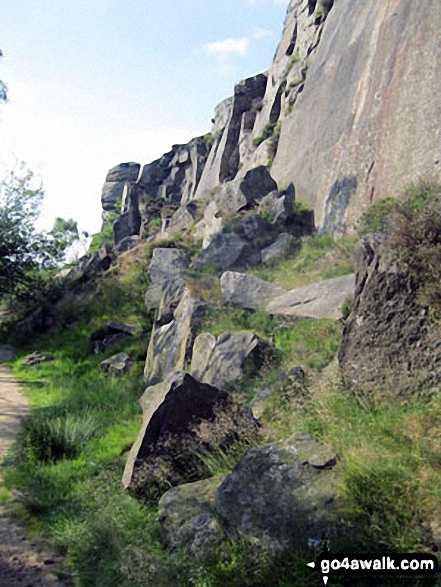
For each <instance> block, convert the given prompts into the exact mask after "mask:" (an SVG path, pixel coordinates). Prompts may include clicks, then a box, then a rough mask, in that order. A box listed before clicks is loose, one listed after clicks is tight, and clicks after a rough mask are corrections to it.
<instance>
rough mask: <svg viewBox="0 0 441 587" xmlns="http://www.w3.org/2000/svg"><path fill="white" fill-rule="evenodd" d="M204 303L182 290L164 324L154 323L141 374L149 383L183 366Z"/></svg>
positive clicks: (186, 359) (160, 379)
mask: <svg viewBox="0 0 441 587" xmlns="http://www.w3.org/2000/svg"><path fill="white" fill-rule="evenodd" d="M204 308H205V304H203V303H202V302H199V301H198V300H196V299H195V298H194V297H193V296H192V294H191V292H190V291H189V290H185V293H184V294H183V296H182V298H181V300H180V302H179V305H178V306H177V308H176V310H175V311H174V312H173V319H172V321H171V322H169V323H168V324H164V325H163V326H159V325H158V324H155V325H154V327H153V330H152V334H151V337H150V342H149V346H148V350H147V359H146V364H145V370H144V374H145V376H146V378H147V380H148V382H149V384H150V385H153V384H155V383H159V382H160V381H162V380H163V379H164V378H165V377H166V376H167V375H168V374H170V373H172V372H174V371H181V370H183V369H185V365H186V362H187V361H188V360H189V359H190V355H191V347H192V345H193V341H194V339H195V336H196V334H197V330H198V326H199V323H200V319H201V317H202V315H203V312H204Z"/></svg>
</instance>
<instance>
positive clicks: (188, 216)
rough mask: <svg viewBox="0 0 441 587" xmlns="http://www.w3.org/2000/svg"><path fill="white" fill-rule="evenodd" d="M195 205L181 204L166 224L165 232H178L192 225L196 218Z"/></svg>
mask: <svg viewBox="0 0 441 587" xmlns="http://www.w3.org/2000/svg"><path fill="white" fill-rule="evenodd" d="M196 210H197V209H196V208H195V206H191V205H187V206H181V207H180V208H178V209H177V210H176V212H175V213H174V214H173V216H172V217H171V218H170V221H169V223H168V225H167V228H166V230H167V232H179V231H181V230H186V229H188V228H190V227H191V226H193V224H194V223H195V218H196Z"/></svg>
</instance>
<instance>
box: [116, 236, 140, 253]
mask: <svg viewBox="0 0 441 587" xmlns="http://www.w3.org/2000/svg"><path fill="white" fill-rule="evenodd" d="M140 240H141V238H140V237H139V236H136V235H132V236H126V237H125V238H123V239H121V240H119V241H118V244H116V245H115V249H116V250H117V251H118V253H125V252H126V251H130V250H131V249H134V248H135V247H136V246H138V245H139V243H140Z"/></svg>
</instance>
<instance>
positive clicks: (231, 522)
mask: <svg viewBox="0 0 441 587" xmlns="http://www.w3.org/2000/svg"><path fill="white" fill-rule="evenodd" d="M338 484H339V473H338V466H337V455H336V454H335V452H334V451H333V450H332V449H330V448H327V447H325V446H323V445H321V444H320V443H319V442H317V440H315V439H314V438H313V437H311V436H310V435H309V434H304V433H298V434H296V435H294V436H293V437H292V438H290V439H289V440H287V441H284V442H283V443H278V444H270V445H266V446H261V447H259V448H253V449H250V450H248V451H247V452H246V453H245V456H244V457H243V458H242V460H241V461H240V462H239V463H238V464H237V465H236V466H235V467H234V469H233V471H232V472H231V473H230V475H228V476H227V477H226V479H225V481H224V482H223V483H222V484H221V485H220V487H219V489H218V490H217V491H216V498H215V506H216V512H217V513H218V515H219V516H220V518H221V521H222V523H223V525H224V527H225V528H226V530H227V532H229V533H232V534H236V533H238V534H239V535H242V536H247V537H248V538H249V537H254V538H257V539H260V540H265V539H268V538H270V539H271V542H272V543H273V545H274V544H277V543H278V544H279V545H280V546H282V547H284V546H287V545H289V544H291V545H294V544H295V545H296V547H298V548H305V549H306V548H308V547H311V546H317V545H319V544H320V542H321V540H322V537H323V534H325V535H328V536H335V535H338V533H339V531H341V527H342V519H343V514H342V509H341V508H340V504H339V499H338V497H337V491H338Z"/></svg>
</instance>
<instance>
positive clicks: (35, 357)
mask: <svg viewBox="0 0 441 587" xmlns="http://www.w3.org/2000/svg"><path fill="white" fill-rule="evenodd" d="M53 360H54V357H53V356H52V355H50V354H48V353H42V352H41V351H34V352H33V353H31V354H30V355H26V356H25V357H23V359H22V363H23V365H24V366H25V367H34V366H35V365H41V363H47V362H49V361H53Z"/></svg>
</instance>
